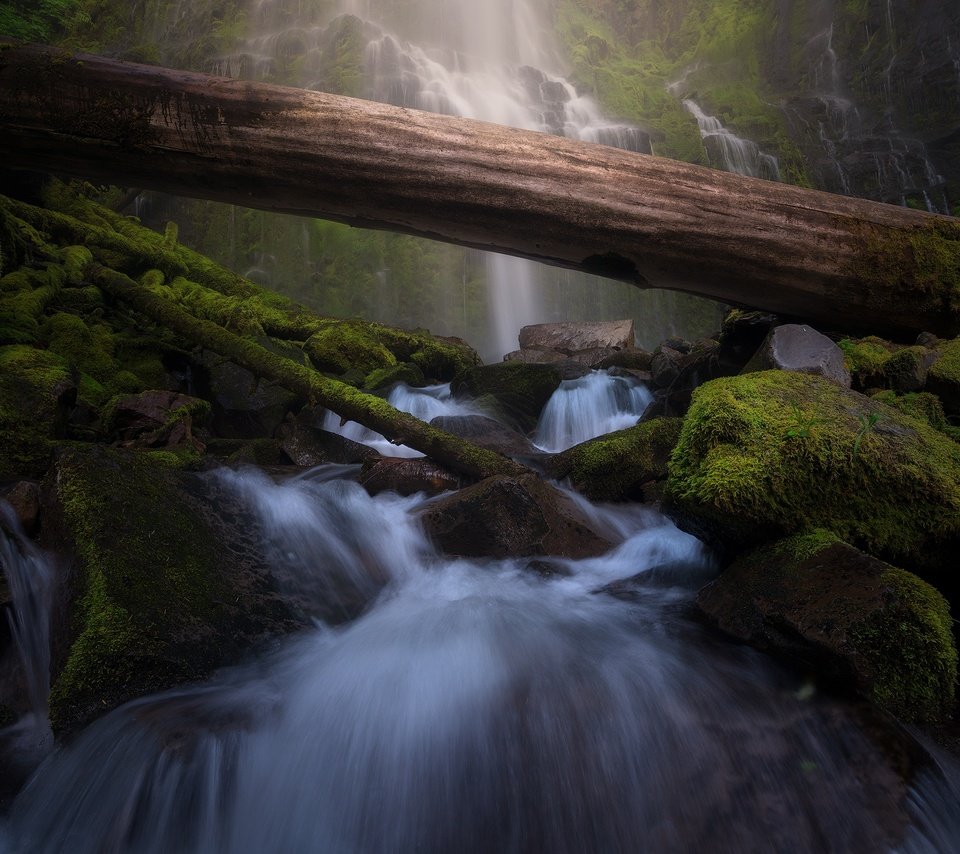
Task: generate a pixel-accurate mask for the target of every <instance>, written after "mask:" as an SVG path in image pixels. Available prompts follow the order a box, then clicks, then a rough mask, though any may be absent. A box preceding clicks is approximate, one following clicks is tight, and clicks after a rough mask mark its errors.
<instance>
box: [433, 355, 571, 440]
mask: <svg viewBox="0 0 960 854" xmlns="http://www.w3.org/2000/svg"><path fill="white" fill-rule="evenodd" d="M581 370H583V369H582V367H581ZM564 378H565V377H564V372H562V371H561V370H560V369H559V368H558V367H557V366H556V365H536V364H534V365H528V364H524V363H523V362H517V361H512V362H501V363H499V364H495V365H479V366H477V367H475V368H470V369H469V370H468V371H465V372H464V373H462V374H461V375H460V376H458V377H457V378H456V379H455V380H454V381H453V383H452V385H451V388H452V390H453V393H454V395H455V396H457V397H472V398H475V399H479V398H486V399H487V400H488V401H490V402H492V403H493V405H494V407H495V409H496V411H497V413H498V414H502V415H503V416H504V417H505V418H506V419H508V420H509V421H510V422H512V423H514V424H516V426H517V427H519V428H520V429H521V430H523V431H524V432H526V431H529V430H532V429H533V428H534V427H535V426H536V423H537V419H538V418H539V417H540V413H541V412H542V411H543V407H544V406H545V405H546V403H547V401H548V400H549V399H550V396H551V395H552V394H553V392H554V391H555V390H556V389H557V387H558V386H559V385H560V382H561V381H562V380H563V379H564Z"/></svg>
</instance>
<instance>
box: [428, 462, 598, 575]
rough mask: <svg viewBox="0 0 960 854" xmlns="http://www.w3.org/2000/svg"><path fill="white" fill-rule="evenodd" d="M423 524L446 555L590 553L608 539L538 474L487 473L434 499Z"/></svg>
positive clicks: (578, 555) (594, 553) (586, 554)
mask: <svg viewBox="0 0 960 854" xmlns="http://www.w3.org/2000/svg"><path fill="white" fill-rule="evenodd" d="M421 518H422V520H423V525H424V528H425V529H426V531H427V533H428V534H429V536H430V538H431V539H432V540H433V541H434V542H435V543H436V544H437V546H438V547H439V548H440V549H442V550H443V551H444V552H446V553H448V554H454V555H464V556H468V557H494V558H504V557H527V556H533V555H554V556H558V557H570V558H580V557H590V556H593V555H598V554H602V553H603V552H605V551H606V550H607V549H608V548H609V547H610V543H609V542H608V541H607V540H605V539H604V538H602V537H601V536H599V535H598V534H597V533H596V532H594V531H593V530H591V528H590V526H589V524H588V523H587V521H586V519H585V518H584V517H583V515H582V514H581V513H580V511H579V510H578V509H577V508H576V506H575V505H574V503H573V502H572V501H571V500H570V499H569V498H568V497H567V496H566V495H564V494H563V493H562V492H560V491H559V490H558V489H556V488H555V487H552V486H550V485H549V484H547V483H545V482H544V481H542V480H541V479H539V478H538V477H536V476H527V477H522V478H511V477H506V476H498V477H491V478H487V479H486V480H483V481H481V482H480V483H478V484H475V485H474V486H469V487H467V488H466V489H462V490H460V491H459V492H458V493H456V494H455V495H452V496H449V497H446V498H441V499H438V500H437V501H435V502H432V503H431V504H430V505H429V506H428V507H427V508H426V509H425V510H424V512H423V514H422V516H421Z"/></svg>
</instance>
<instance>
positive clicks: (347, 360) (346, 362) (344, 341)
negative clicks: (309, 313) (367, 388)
mask: <svg viewBox="0 0 960 854" xmlns="http://www.w3.org/2000/svg"><path fill="white" fill-rule="evenodd" d="M303 349H304V352H305V353H306V354H307V355H308V356H309V357H310V361H311V362H313V364H314V367H316V369H317V370H319V371H324V372H326V373H332V374H339V375H345V374H347V373H348V372H354V373H355V374H359V375H360V377H361V379H362V378H365V377H367V376H368V375H369V374H371V373H372V372H373V371H376V370H382V369H385V368H392V367H395V366H396V364H397V358H396V356H394V355H393V353H391V352H390V351H389V350H388V349H387V348H386V347H384V346H383V344H381V343H380V341H379V340H378V339H377V338H376V337H375V336H374V335H371V334H370V333H369V331H368V330H366V329H364V328H363V325H362V324H359V323H351V322H347V321H344V322H342V323H330V324H329V325H327V326H325V327H323V328H322V329H320V330H318V331H317V332H315V333H314V334H313V335H311V336H310V338H308V339H307V341H306V343H305V344H304V345H303Z"/></svg>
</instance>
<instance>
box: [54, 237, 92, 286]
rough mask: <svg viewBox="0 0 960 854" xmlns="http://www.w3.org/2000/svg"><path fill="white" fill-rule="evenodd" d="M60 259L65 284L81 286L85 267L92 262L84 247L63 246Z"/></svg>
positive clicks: (88, 251)
mask: <svg viewBox="0 0 960 854" xmlns="http://www.w3.org/2000/svg"><path fill="white" fill-rule="evenodd" d="M60 259H61V262H62V263H63V269H64V271H65V273H66V277H67V283H68V284H70V285H82V284H83V283H84V281H85V278H84V276H85V273H86V269H87V267H88V266H89V265H90V264H91V263H92V262H93V255H92V254H91V253H90V250H89V249H88V248H87V247H86V246H65V247H64V248H63V249H62V250H60Z"/></svg>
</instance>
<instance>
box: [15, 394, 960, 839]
mask: <svg viewBox="0 0 960 854" xmlns="http://www.w3.org/2000/svg"><path fill="white" fill-rule="evenodd" d="M611 380H612V381H613V382H614V384H616V380H615V378H606V384H607V385H609V384H610V381H611ZM589 383H596V384H597V385H598V387H599V386H600V385H602V382H597V380H590V381H589ZM589 383H588V384H589ZM570 391H571V389H570V387H566V388H564V389H561V390H560V391H559V392H558V393H557V394H556V395H555V400H557V399H559V398H563V397H565V396H568V395H569V393H570ZM621 392H622V390H621ZM627 392H629V393H635V392H636V390H635V389H627ZM404 393H408V392H404ZM427 396H432V393H431V394H428V395H427ZM441 396H442V395H441ZM628 396H629V395H628ZM598 419H599V413H598ZM599 428H600V421H599V420H598V422H597V423H596V424H594V425H593V428H592V429H594V430H597V429H599ZM353 471H354V469H353V468H351V467H345V466H339V467H336V466H330V467H323V468H320V469H314V470H311V471H308V472H305V473H303V474H301V475H298V476H296V477H293V478H290V479H288V480H286V481H284V482H281V483H277V482H275V481H274V480H272V479H270V478H268V477H267V476H266V475H264V474H263V473H261V472H260V471H258V470H255V469H246V470H241V471H231V470H227V469H221V470H218V471H215V472H211V473H210V474H209V475H208V476H209V477H213V478H218V479H220V480H221V481H222V485H224V486H225V487H226V488H228V489H230V490H232V491H233V492H234V493H235V494H236V495H237V497H238V499H239V500H241V501H242V502H244V503H245V504H246V505H247V506H249V507H250V508H251V509H252V510H253V511H254V513H255V514H256V516H257V518H258V519H259V524H260V528H261V534H262V537H263V544H264V545H263V548H264V553H265V555H267V556H268V558H269V559H270V560H271V561H273V562H274V563H275V564H277V563H283V565H284V569H285V573H284V575H285V576H286V577H290V578H291V579H292V580H291V581H290V583H291V584H293V585H294V586H295V587H296V592H297V593H298V595H299V596H300V598H301V600H305V601H307V602H310V601H313V602H315V603H316V605H317V611H318V612H319V611H320V610H322V608H327V607H328V606H329V604H330V599H331V597H336V596H337V595H339V593H340V592H342V591H344V590H346V591H347V593H346V595H349V596H351V597H352V596H355V595H356V591H357V590H362V591H366V594H365V595H366V596H367V599H368V605H367V608H366V610H365V612H364V613H363V614H362V615H361V616H360V617H358V618H357V619H356V620H354V621H353V622H350V623H348V624H346V625H341V626H337V627H331V626H328V625H325V624H324V623H322V622H321V621H319V620H317V622H316V625H315V628H313V629H311V630H306V631H303V632H301V633H300V634H299V635H297V636H293V637H290V638H287V639H286V640H284V641H283V642H282V643H280V644H279V646H278V647H277V648H276V649H275V650H274V651H272V652H270V653H269V654H266V655H264V656H262V657H261V658H260V659H259V660H256V661H252V662H250V663H248V664H246V665H244V666H241V667H237V668H234V669H231V670H228V671H225V672H223V673H222V674H221V675H220V676H219V677H217V678H215V679H213V680H212V681H210V682H209V683H207V684H204V685H198V686H195V687H186V688H182V689H179V690H174V691H169V692H166V693H163V694H160V695H157V696H153V697H147V698H143V699H140V700H137V701H134V702H132V703H129V704H127V705H126V706H124V707H122V708H120V709H118V710H116V711H114V712H112V713H110V714H108V715H107V716H105V717H104V718H102V719H101V720H99V721H97V722H96V723H95V724H93V725H92V726H91V727H90V728H89V729H88V730H87V731H85V732H84V733H82V734H81V735H80V736H79V737H78V738H77V739H75V740H74V741H73V742H72V743H70V744H69V745H68V746H66V747H64V748H61V749H60V750H59V751H58V752H57V753H56V754H55V755H53V756H52V757H51V758H50V759H48V760H47V762H46V763H45V764H44V765H43V766H42V767H41V768H40V770H39V772H38V773H37V774H36V775H35V776H34V778H33V779H32V780H31V782H30V783H29V784H28V786H27V787H26V789H24V791H23V792H22V793H21V794H20V796H19V797H18V798H17V800H16V801H15V803H14V805H13V808H12V810H11V813H10V815H9V816H8V818H7V820H6V824H5V826H3V827H2V829H0V851H3V852H4V854H20V852H23V854H27V852H30V854H34V852H51V854H52V852H63V854H68V852H69V854H87V853H88V852H89V854H102V853H103V852H137V854H169V852H196V854H215V852H224V854H227V852H229V853H230V854H234V852H235V854H246V852H260V853H262V854H268V852H277V854H297V852H304V853H305V854H306V852H357V854H359V852H397V854H405V852H411V851H420V852H438V854H439V852H451V851H458V852H460V851H462V852H477V854H481V852H493V851H496V852H547V851H549V852H560V854H562V853H563V852H571V854H574V852H577V854H579V852H628V851H629V852H633V851H652V852H701V851H715V852H729V853H730V854H734V852H736V854H743V852H769V851H784V852H786V851H789V852H822V851H827V850H829V851H834V852H862V851H871V852H873V851H889V850H897V851H901V852H905V854H910V853H912V852H946V851H950V850H953V849H951V848H950V845H951V844H952V843H951V840H953V841H955V840H956V839H958V838H960V835H958V834H960V808H958V804H960V791H958V781H960V775H958V773H957V769H956V768H953V767H951V766H950V765H949V762H948V761H947V760H945V759H942V758H940V759H934V758H932V757H931V758H930V760H929V761H928V762H927V763H926V765H923V766H921V767H920V768H919V770H918V773H917V775H916V776H915V778H914V779H913V784H912V786H911V787H910V788H909V790H908V788H907V786H906V784H904V783H902V782H901V780H900V778H899V776H898V774H896V773H894V771H893V770H891V769H892V768H893V767H894V761H893V759H892V758H891V757H892V756H893V755H894V754H895V751H894V750H891V755H890V756H888V755H886V754H885V751H884V749H883V748H882V747H879V746H878V744H880V743H881V742H875V741H872V740H871V739H870V738H869V737H868V736H867V734H866V733H867V732H870V731H871V728H869V727H863V726H861V724H860V722H859V718H858V714H857V713H856V707H854V706H851V705H849V704H845V703H843V702H840V701H836V700H833V699H830V698H828V697H825V696H821V695H820V694H818V693H817V691H816V690H815V689H814V688H813V686H812V684H811V683H809V682H808V681H807V680H806V679H805V677H804V676H803V675H802V674H797V673H793V672H791V671H788V670H785V669H783V668H781V667H779V666H778V665H776V664H774V663H773V662H772V661H771V660H770V659H768V658H767V657H765V656H763V655H761V654H759V653H757V652H754V651H752V650H750V649H748V648H746V647H743V646H738V645H735V644H732V643H730V642H729V641H728V640H726V639H724V638H722V637H721V636H719V635H718V634H717V633H716V632H714V631H712V630H710V629H708V628H706V627H705V626H704V625H702V623H701V621H700V620H699V619H698V618H697V616H696V612H695V609H694V607H693V605H692V602H693V597H694V594H695V591H696V590H697V589H698V588H699V587H700V586H701V585H702V584H703V583H705V582H706V581H707V580H709V579H710V578H711V577H712V576H713V574H714V572H715V569H714V566H713V564H712V561H711V558H710V555H709V554H708V553H707V552H706V551H705V549H704V548H703V546H702V545H701V544H700V543H699V542H698V541H697V540H696V539H694V538H693V537H691V536H689V535H687V534H684V533H682V532H681V531H679V530H678V529H677V528H675V527H674V526H673V524H672V523H671V522H669V521H668V520H667V519H666V518H665V517H663V516H661V515H660V514H659V513H658V512H656V511H655V510H653V509H650V508H647V507H641V506H630V505H619V506H612V505H611V506H594V505H591V504H589V503H588V502H586V501H585V500H584V499H582V498H579V497H577V496H573V495H571V498H572V500H574V502H575V503H576V504H577V505H578V506H579V507H580V509H581V511H582V512H583V513H584V514H585V515H586V516H587V518H588V519H589V521H590V524H591V525H592V526H593V527H594V528H596V529H597V530H598V531H599V532H600V533H602V534H603V536H605V537H606V538H607V539H608V540H610V541H611V542H613V543H614V544H615V545H614V547H613V548H612V549H611V550H610V551H609V552H608V553H606V554H604V555H603V556H600V557H596V558H590V559H584V560H579V561H572V560H564V559H559V558H548V559H546V561H539V562H535V563H534V564H530V562H529V560H527V559H512V560H473V559H471V560H466V559H457V558H450V557H446V556H443V555H441V554H439V553H438V552H437V551H436V550H435V549H434V547H433V546H432V545H431V544H430V542H429V541H428V540H427V538H426V537H425V535H424V533H423V531H422V529H421V526H420V522H419V514H420V513H421V512H422V510H423V509H424V507H425V506H427V505H428V504H429V502H430V499H425V498H424V497H423V496H413V497H409V498H402V497H399V496H397V495H395V494H393V493H384V494H382V495H379V496H377V497H370V496H369V495H367V493H366V492H365V491H364V490H363V489H362V488H361V487H360V486H358V485H357V484H356V483H355V482H353V481H352V480H350V476H351V475H352V474H353ZM544 562H547V563H549V564H550V566H551V570H552V571H551V572H550V573H549V574H548V575H547V576H544V575H542V574H541V571H542V564H543V563H544ZM537 563H539V566H537ZM875 724H876V722H874V727H873V730H875V729H876V726H875Z"/></svg>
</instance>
